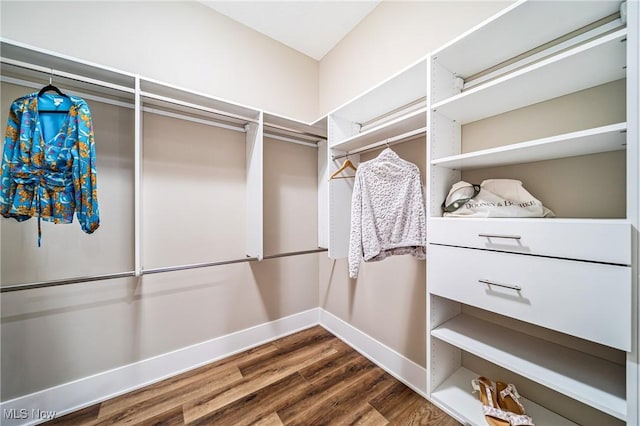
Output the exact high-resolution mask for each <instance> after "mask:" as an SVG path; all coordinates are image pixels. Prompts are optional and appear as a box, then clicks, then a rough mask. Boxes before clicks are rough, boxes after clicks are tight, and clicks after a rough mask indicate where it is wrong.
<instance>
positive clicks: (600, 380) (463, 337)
mask: <svg viewBox="0 0 640 426" xmlns="http://www.w3.org/2000/svg"><path fill="white" fill-rule="evenodd" d="M431 335H432V336H434V337H436V338H438V339H440V340H443V341H445V342H447V343H449V344H451V345H453V346H456V347H458V348H460V349H462V350H464V351H467V352H469V353H472V354H474V355H477V356H479V357H481V358H484V359H486V360H488V361H490V362H493V363H494V364H497V365H500V366H502V367H504V368H506V369H508V370H511V371H513V372H515V373H517V374H520V375H521V376H523V377H526V378H529V379H531V380H533V381H536V382H538V383H540V384H542V385H544V386H547V387H548V388H550V389H553V390H555V391H557V392H560V393H562V394H565V395H567V396H569V397H571V398H574V399H576V400H578V401H580V402H582V403H584V404H587V405H590V406H592V407H594V408H596V409H598V410H600V411H603V412H605V413H607V414H609V415H611V416H614V417H617V418H619V419H621V420H625V418H626V411H627V409H626V407H627V405H626V399H625V392H626V384H625V383H626V382H625V369H624V366H620V365H617V364H614V363H612V362H609V361H606V360H603V359H601V358H596V357H594V356H592V355H588V354H586V353H584V352H579V351H576V350H573V349H569V348H566V347H564V346H560V345H557V344H554V343H550V342H547V341H545V340H542V339H539V338H536V337H532V336H528V335H525V334H522V333H518V332H516V331H513V330H511V329H508V328H506V327H502V326H499V325H496V324H493V323H490V322H487V321H484V320H481V319H478V318H474V317H471V316H469V315H464V314H463V315H458V316H456V317H454V318H453V319H451V320H449V321H447V322H446V323H444V324H442V325H441V326H440V327H438V328H436V329H434V330H432V331H431Z"/></svg>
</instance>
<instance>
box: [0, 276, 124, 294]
mask: <svg viewBox="0 0 640 426" xmlns="http://www.w3.org/2000/svg"><path fill="white" fill-rule="evenodd" d="M135 275H136V274H135V272H133V271H130V272H119V273H116V274H103V275H92V276H89V277H77V278H69V279H64V280H53V281H40V282H35V283H27V284H15V285H6V286H1V287H0V293H9V292H12V291H22V290H32V289H36V288H44V287H57V286H61V285H69V284H80V283H85V282H91V281H102V280H112V279H115V278H127V277H134V276H135Z"/></svg>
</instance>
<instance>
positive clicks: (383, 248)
mask: <svg viewBox="0 0 640 426" xmlns="http://www.w3.org/2000/svg"><path fill="white" fill-rule="evenodd" d="M397 254H412V255H413V256H415V257H417V258H418V259H424V258H425V257H426V256H425V255H426V221H425V209H424V198H423V195H422V184H421V182H420V170H419V169H418V167H417V166H416V165H415V164H413V163H410V162H408V161H405V160H403V159H401V158H400V157H398V155H397V154H396V153H395V152H393V151H392V150H391V149H389V148H387V149H385V150H384V151H382V152H381V153H380V155H378V157H377V158H375V159H373V160H370V161H366V162H364V163H362V164H360V166H359V167H358V170H357V171H356V177H355V184H354V187H353V195H352V197H351V238H350V240H349V276H350V277H351V278H357V277H358V269H359V266H360V259H361V258H364V261H365V262H372V261H377V260H382V259H384V258H386V257H387V256H391V255H397Z"/></svg>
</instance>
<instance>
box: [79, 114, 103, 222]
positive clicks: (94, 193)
mask: <svg viewBox="0 0 640 426" xmlns="http://www.w3.org/2000/svg"><path fill="white" fill-rule="evenodd" d="M77 114H78V115H77V117H76V120H77V121H76V122H77V126H78V154H77V158H76V159H75V163H74V168H73V180H74V186H75V205H76V215H77V217H78V221H79V222H80V227H81V228H82V230H83V231H84V232H86V233H87V234H91V233H93V232H94V231H95V230H96V229H98V226H100V214H99V211H98V184H97V170H96V150H95V140H94V135H93V123H92V121H91V112H90V111H89V107H88V106H87V105H83V106H82V107H80V108H79V109H78V111H77Z"/></svg>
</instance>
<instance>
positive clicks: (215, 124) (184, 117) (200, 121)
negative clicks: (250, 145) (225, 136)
mask: <svg viewBox="0 0 640 426" xmlns="http://www.w3.org/2000/svg"><path fill="white" fill-rule="evenodd" d="M142 110H143V111H144V112H148V113H150V114H156V115H162V116H164V117H171V118H176V119H178V120H184V121H191V122H193V123H198V124H204V125H205V126H213V127H221V128H223V129H228V130H233V131H236V132H241V133H246V130H245V128H244V127H239V126H233V125H231V124H225V123H221V122H219V121H214V120H205V119H202V118H197V117H190V116H188V115H184V114H176V113H175V112H169V111H164V110H162V109H156V108H149V107H143V108H142Z"/></svg>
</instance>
